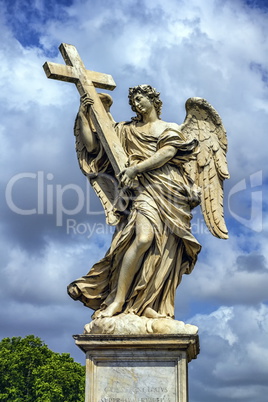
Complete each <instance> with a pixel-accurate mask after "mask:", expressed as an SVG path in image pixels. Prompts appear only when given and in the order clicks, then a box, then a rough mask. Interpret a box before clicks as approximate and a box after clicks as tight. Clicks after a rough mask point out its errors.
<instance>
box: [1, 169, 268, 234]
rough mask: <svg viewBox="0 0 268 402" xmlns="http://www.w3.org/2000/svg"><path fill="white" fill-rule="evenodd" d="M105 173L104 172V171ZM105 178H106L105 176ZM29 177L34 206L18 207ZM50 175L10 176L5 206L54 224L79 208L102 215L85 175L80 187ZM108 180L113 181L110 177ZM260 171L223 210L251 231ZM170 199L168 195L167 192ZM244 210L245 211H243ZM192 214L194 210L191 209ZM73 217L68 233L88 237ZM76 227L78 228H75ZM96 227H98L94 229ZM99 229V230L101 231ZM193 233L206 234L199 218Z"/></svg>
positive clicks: (257, 218) (256, 223)
mask: <svg viewBox="0 0 268 402" xmlns="http://www.w3.org/2000/svg"><path fill="white" fill-rule="evenodd" d="M104 175H105V174H104ZM105 176H107V177H106V179H108V180H109V176H108V175H105ZM27 180H28V185H29V180H30V185H31V188H32V189H33V190H32V191H33V194H34V197H35V200H36V205H35V207H31V208H30V207H28V208H26V207H22V205H21V196H20V195H18V193H19V192H20V191H21V189H23V188H24V186H25V184H26V182H27ZM53 180H54V175H53V174H52V173H47V174H45V173H44V172H43V171H38V172H37V173H32V172H23V173H18V174H16V175H14V176H13V177H12V178H11V179H10V180H9V181H8V183H7V185H6V190H5V198H6V203H7V206H8V207H9V209H10V210H11V211H13V212H14V213H16V214H19V215H26V216H27V215H44V214H47V215H55V221H56V226H63V222H64V218H65V217H66V216H67V217H68V216H70V217H72V218H73V217H74V216H75V215H77V214H79V213H80V212H81V211H82V210H83V209H84V210H85V212H86V214H87V215H102V214H104V211H103V208H102V207H100V210H99V211H97V210H96V209H95V208H94V209H93V208H92V205H91V204H92V195H91V194H90V193H91V192H93V190H92V188H91V185H90V184H89V182H88V180H87V179H86V178H85V186H84V187H83V188H82V187H80V186H79V185H77V184H74V183H69V184H66V185H61V184H56V183H55V182H53ZM110 180H111V183H112V182H113V183H114V181H113V179H112V178H110ZM262 184H263V174H262V171H261V170H260V171H257V172H255V173H253V174H251V175H250V176H249V177H246V178H244V179H242V180H240V181H239V182H238V183H236V184H235V185H234V186H233V187H232V188H231V189H230V191H229V194H228V195H227V197H226V198H227V206H228V208H227V209H226V211H225V213H227V212H229V214H230V215H231V216H232V217H233V218H234V219H235V220H236V221H237V222H239V223H240V224H241V225H243V226H245V227H247V228H249V229H251V230H253V231H255V232H261V231H262V228H263V190H262ZM70 195H71V196H72V199H75V200H76V201H75V203H73V204H74V205H73V207H72V208H70V207H69V208H68V207H67V206H66V205H68V202H67V200H68V199H69V198H70ZM241 196H243V203H244V204H245V205H243V207H244V209H243V208H240V209H239V211H237V208H235V204H237V200H238V199H239V197H240V198H241ZM170 197H171V198H172V194H171V195H170ZM245 211H247V213H245ZM192 212H193V215H194V214H195V213H196V210H193V211H192ZM78 225H79V223H77V222H76V220H74V219H69V220H68V219H67V226H68V227H67V229H68V233H71V232H72V233H74V234H85V232H88V233H89V234H90V237H91V235H92V232H93V229H92V228H90V230H88V229H85V227H84V226H85V225H86V224H84V223H83V225H84V226H83V227H82V226H81V225H80V226H78ZM78 229H79V230H78ZM95 229H96V227H94V231H95ZM98 230H100V229H99V228H98ZM102 231H103V230H102ZM192 231H193V234H198V233H208V230H206V226H205V224H204V222H203V220H202V222H201V220H199V221H198V222H195V221H193V222H192Z"/></svg>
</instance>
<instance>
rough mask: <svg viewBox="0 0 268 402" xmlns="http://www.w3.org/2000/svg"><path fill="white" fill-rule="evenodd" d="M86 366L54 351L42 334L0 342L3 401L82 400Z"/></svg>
mask: <svg viewBox="0 0 268 402" xmlns="http://www.w3.org/2000/svg"><path fill="white" fill-rule="evenodd" d="M84 371H85V370H84V367H83V366H81V365H80V364H79V363H76V362H74V360H73V359H72V358H71V357H70V355H69V354H67V353H63V354H59V353H55V352H53V351H52V350H50V349H49V348H48V347H47V346H46V345H45V344H44V343H43V342H42V341H41V339H40V338H37V337H35V336H34V335H28V336H26V337H25V338H21V337H14V338H4V339H3V340H2V341H1V342H0V401H1V402H80V401H81V402H83V401H84V381H85V374H84Z"/></svg>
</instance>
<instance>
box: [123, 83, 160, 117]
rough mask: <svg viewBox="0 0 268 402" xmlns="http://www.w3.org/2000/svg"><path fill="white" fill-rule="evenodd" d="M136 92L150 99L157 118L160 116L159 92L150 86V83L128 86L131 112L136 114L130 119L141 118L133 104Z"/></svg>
mask: <svg viewBox="0 0 268 402" xmlns="http://www.w3.org/2000/svg"><path fill="white" fill-rule="evenodd" d="M136 94H141V95H143V96H146V98H148V99H149V100H150V102H151V103H152V104H153V105H154V108H155V110H156V113H157V116H158V118H160V114H161V110H162V101H161V99H160V93H159V92H157V91H156V89H155V88H153V87H151V85H146V84H143V85H137V86H136V87H133V88H129V94H128V99H129V104H130V106H131V109H132V110H133V112H135V113H136V114H137V116H136V117H133V118H132V120H138V121H140V120H142V116H141V114H140V113H139V112H138V111H137V109H136V107H135V104H134V96H135V95H136Z"/></svg>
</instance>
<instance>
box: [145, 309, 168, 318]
mask: <svg viewBox="0 0 268 402" xmlns="http://www.w3.org/2000/svg"><path fill="white" fill-rule="evenodd" d="M143 315H144V316H145V317H147V318H166V316H165V314H159V313H157V312H156V311H155V310H153V309H152V308H151V307H146V309H145V310H144V313H143Z"/></svg>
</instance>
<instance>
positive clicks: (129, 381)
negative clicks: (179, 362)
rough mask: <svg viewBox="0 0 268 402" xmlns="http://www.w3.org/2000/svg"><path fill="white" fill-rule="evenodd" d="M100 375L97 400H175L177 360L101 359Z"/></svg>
mask: <svg viewBox="0 0 268 402" xmlns="http://www.w3.org/2000/svg"><path fill="white" fill-rule="evenodd" d="M97 376H98V378H99V382H98V384H97V392H96V394H97V402H175V401H176V393H177V370H176V367H175V362H174V364H173V363H172V362H140V363H137V362H131V361H125V362H120V361H119V362H118V361H117V362H109V363H108V362H105V363H103V362H102V363H98V366H97Z"/></svg>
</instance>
